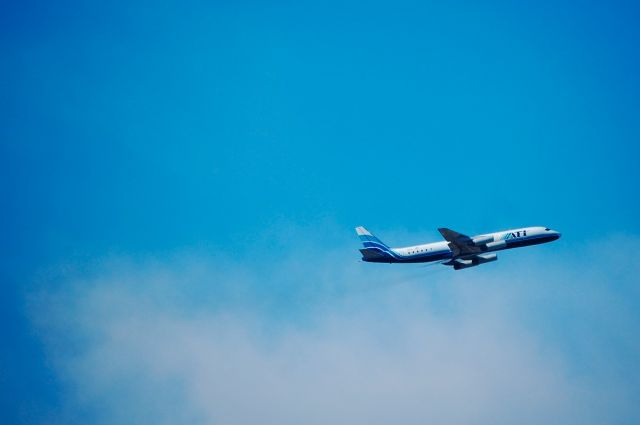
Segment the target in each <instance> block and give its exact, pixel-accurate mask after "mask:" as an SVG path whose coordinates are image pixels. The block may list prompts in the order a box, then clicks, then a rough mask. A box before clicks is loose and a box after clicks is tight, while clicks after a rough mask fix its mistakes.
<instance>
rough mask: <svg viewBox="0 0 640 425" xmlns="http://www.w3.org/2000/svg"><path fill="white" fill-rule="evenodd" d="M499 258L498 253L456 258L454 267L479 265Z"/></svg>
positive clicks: (462, 267) (463, 267)
mask: <svg viewBox="0 0 640 425" xmlns="http://www.w3.org/2000/svg"><path fill="white" fill-rule="evenodd" d="M497 259H498V254H478V255H476V256H475V257H472V258H468V259H462V258H456V259H455V260H454V261H453V269H454V270H460V269H468V268H469V267H475V266H479V265H480V264H485V263H490V262H492V261H496V260H497Z"/></svg>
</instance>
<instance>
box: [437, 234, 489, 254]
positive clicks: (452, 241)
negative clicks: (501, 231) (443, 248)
mask: <svg viewBox="0 0 640 425" xmlns="http://www.w3.org/2000/svg"><path fill="white" fill-rule="evenodd" d="M438 232H440V234H441V235H442V237H443V238H445V240H446V241H447V242H449V248H451V252H453V256H454V257H457V256H460V255H470V254H478V253H481V252H482V248H480V247H479V246H475V245H474V244H473V240H472V239H471V238H470V237H469V236H467V235H463V234H462V233H458V232H456V231H454V230H451V229H447V228H446V227H441V228H439V229H438Z"/></svg>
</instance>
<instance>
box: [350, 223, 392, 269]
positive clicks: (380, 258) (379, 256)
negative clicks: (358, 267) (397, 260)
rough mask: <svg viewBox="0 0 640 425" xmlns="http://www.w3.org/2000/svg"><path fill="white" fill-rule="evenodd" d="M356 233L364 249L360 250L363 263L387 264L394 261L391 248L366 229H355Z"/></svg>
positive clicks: (360, 227)
mask: <svg viewBox="0 0 640 425" xmlns="http://www.w3.org/2000/svg"><path fill="white" fill-rule="evenodd" d="M356 233H357V234H358V237H359V238H360V242H362V245H364V249H361V250H360V252H361V253H362V259H363V260H364V261H374V262H387V261H389V260H393V259H394V256H393V254H392V251H391V248H389V247H388V246H387V245H385V244H384V242H382V241H381V240H380V239H378V238H376V237H375V236H374V235H372V234H371V232H369V231H368V230H367V229H365V228H364V227H362V226H359V227H356Z"/></svg>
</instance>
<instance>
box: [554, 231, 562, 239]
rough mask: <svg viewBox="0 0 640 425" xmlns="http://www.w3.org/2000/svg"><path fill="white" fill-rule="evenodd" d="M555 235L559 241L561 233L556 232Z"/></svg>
mask: <svg viewBox="0 0 640 425" xmlns="http://www.w3.org/2000/svg"><path fill="white" fill-rule="evenodd" d="M555 233H556V237H557V238H558V239H560V237H561V236H562V233H560V232H558V231H556V232H555Z"/></svg>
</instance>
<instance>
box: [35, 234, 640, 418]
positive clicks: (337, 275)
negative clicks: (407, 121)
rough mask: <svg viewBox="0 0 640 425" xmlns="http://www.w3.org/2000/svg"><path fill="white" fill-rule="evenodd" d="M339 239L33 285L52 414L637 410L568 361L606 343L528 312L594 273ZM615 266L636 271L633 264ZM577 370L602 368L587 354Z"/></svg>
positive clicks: (579, 414)
mask: <svg viewBox="0 0 640 425" xmlns="http://www.w3.org/2000/svg"><path fill="white" fill-rule="evenodd" d="M296 239H298V240H301V239H299V238H296ZM587 251H588V250H584V252H587ZM303 252H304V250H303ZM346 252H347V253H345V252H343V251H336V252H330V253H326V254H323V255H322V256H321V257H319V256H318V253H317V252H315V251H313V250H309V251H308V252H307V253H306V254H304V257H301V254H300V253H299V252H298V253H296V255H295V256H294V255H291V256H290V257H288V258H286V259H284V260H282V261H281V262H279V263H277V265H276V266H273V267H269V266H260V267H258V266H256V267H255V268H252V267H248V268H247V267H243V265H242V264H233V262H232V261H230V260H228V259H216V258H209V257H207V256H204V255H185V256H182V257H180V258H173V259H165V260H164V261H155V262H152V261H139V262H129V263H123V262H110V263H107V264H101V265H96V266H95V267H93V270H92V273H91V277H88V276H87V275H86V274H85V275H84V276H77V277H76V278H75V279H72V278H69V279H68V280H67V281H63V283H62V284H61V286H59V287H58V288H57V289H52V288H51V287H50V286H45V287H44V289H43V291H42V293H40V294H39V295H37V296H35V297H34V300H33V302H32V304H31V305H32V309H31V314H32V316H33V317H34V321H35V322H36V323H37V327H38V329H39V331H40V332H41V333H42V335H43V338H44V339H45V341H46V344H47V347H48V352H49V353H50V355H51V359H52V362H53V364H54V367H55V368H56V369H57V370H58V374H59V376H60V378H61V380H62V381H63V384H64V385H63V388H64V389H65V391H64V394H62V398H63V400H64V403H65V411H64V412H63V413H62V414H61V417H60V418H59V419H60V421H62V422H67V423H68V422H73V421H74V420H75V421H82V420H84V419H86V418H87V417H88V418H90V420H91V421H92V422H98V423H205V424H229V425H234V424H242V425H245V424H252V423H256V424H257V423H259V424H279V425H281V424H300V423H305V424H327V423H332V424H335V423H338V424H341V423H342V424H388V423H403V424H412V423H416V424H424V423H437V424H502V423H504V424H507V423H519V424H526V423H536V424H537V423H562V424H567V423H569V424H570V423H580V424H588V423H602V422H608V423H611V422H615V421H619V420H623V419H629V415H635V417H636V419H637V417H638V416H637V415H638V411H637V408H636V410H634V408H633V407H632V405H631V404H630V403H631V402H630V400H632V399H633V394H632V393H631V390H633V389H637V384H638V379H637V373H638V372H637V371H632V373H635V374H636V375H634V376H632V377H631V378H629V379H626V380H622V381H621V383H618V382H617V381H616V379H615V377H613V378H612V373H613V374H615V373H614V372H615V371H614V372H611V370H608V369H604V372H603V374H604V376H602V375H599V374H598V373H595V372H594V373H593V374H589V373H586V374H585V373H584V369H576V368H575V367H574V365H573V364H572V361H573V358H574V356H573V353H572V352H571V350H572V349H573V348H575V347H588V348H590V349H592V350H594V352H595V353H596V354H595V355H592V354H589V357H588V358H586V360H585V359H584V358H582V361H586V362H587V363H589V362H593V361H594V360H593V359H597V358H598V356H599V355H601V354H602V353H610V352H611V351H607V350H599V348H598V346H597V345H598V344H599V343H600V342H601V339H596V340H595V341H589V340H586V341H585V340H584V335H577V338H579V341H578V342H577V344H573V343H571V341H569V342H568V343H567V344H568V345H567V344H565V343H563V342H559V341H558V339H557V335H556V333H554V332H553V331H549V329H548V326H549V323H548V322H545V321H544V318H541V317H539V316H536V315H535V314H534V313H532V312H533V310H534V309H535V308H538V307H541V306H543V305H545V303H546V304H548V301H549V299H550V298H547V296H545V295H540V294H541V293H542V292H541V291H549V289H550V288H556V289H555V290H556V291H558V292H557V293H556V294H555V295H556V297H560V299H567V300H573V301H574V302H576V303H577V304H580V300H577V301H576V293H574V292H573V291H574V289H575V288H576V287H577V285H583V288H586V289H585V291H584V294H586V295H587V297H590V296H591V295H592V294H593V293H596V294H598V293H600V291H603V288H604V286H603V285H601V284H600V280H599V279H600V278H601V277H602V276H601V275H600V276H599V275H597V273H596V274H595V278H594V279H588V276H583V275H581V274H580V273H577V272H576V271H575V268H576V267H577V264H576V263H572V264H568V265H567V264H565V263H564V261H566V258H565V259H564V260H562V259H557V261H555V262H553V264H551V266H550V267H546V268H540V267H539V264H540V263H538V266H532V263H525V262H522V260H518V259H516V258H514V259H508V260H507V259H504V261H505V262H506V261H512V260H513V261H514V262H513V267H502V268H497V267H491V265H489V266H485V268H484V269H483V268H478V269H475V270H473V269H472V270H469V271H463V272H459V273H455V272H453V271H449V270H445V269H444V268H442V270H445V272H444V273H442V272H439V271H437V269H422V268H415V267H411V268H406V269H403V268H399V267H398V266H378V265H367V264H358V263H355V262H351V261H344V258H345V257H344V255H349V253H350V251H346ZM589 255H593V253H591V254H589ZM534 256H535V254H534ZM521 258H522V257H521ZM501 261H503V259H501ZM582 261H583V260H581V263H580V264H582ZM609 263H610V262H609ZM609 263H607V264H605V265H603V266H604V267H609V266H610V264H609ZM301 264H304V266H301ZM547 264H548V263H547ZM563 264H565V265H563ZM309 265H312V266H309ZM630 270H631V272H632V273H633V272H637V271H638V266H637V262H636V263H635V265H634V267H632V268H631V269H630ZM620 273H622V275H620V276H622V277H619V279H621V280H622V279H626V280H627V281H629V280H630V281H634V279H635V275H624V271H620ZM577 279H582V281H581V282H576V280H577ZM562 282H566V285H565V286H564V287H560V288H559V289H558V285H560V284H562ZM625 287H631V286H630V285H626V286H625ZM594 288H595V289H594ZM604 292H606V291H604ZM608 294H609V296H610V298H608V299H607V300H606V301H605V302H604V305H605V306H611V305H612V304H611V303H613V305H618V304H616V303H618V301H616V300H617V299H618V298H617V297H616V294H615V291H614V292H613V293H611V292H608ZM611 294H613V295H611ZM587 304H588V307H585V308H587V312H586V314H587V315H588V314H589V312H590V311H591V310H589V309H595V311H600V309H602V308H604V307H603V304H601V303H599V301H598V300H597V299H596V300H594V299H588V301H587ZM571 308H575V306H574V307H571ZM552 310H553V309H552ZM553 312H557V311H556V310H553ZM581 312H582V311H581V310H580V309H579V308H578V309H577V313H576V314H578V317H577V318H575V317H573V316H571V315H570V316H571V317H570V319H571V320H578V319H580V316H579V314H580V313H581ZM582 313H584V312H582ZM629 314H630V313H628V311H626V310H625V312H624V314H623V316H624V317H627V318H630V319H631V320H635V322H633V323H632V325H633V324H635V323H637V315H635V316H633V315H629ZM618 319H619V317H618V316H616V317H612V318H608V319H603V320H606V321H608V322H609V323H617V322H616V320H618ZM537 320H540V321H541V324H539V323H537V322H536V321H537ZM590 320H593V318H591V319H590ZM570 329H574V328H570ZM625 332H627V331H624V332H622V333H621V334H620V335H622V337H621V338H622V341H623V342H624V343H625V344H627V345H626V346H625V347H626V348H624V349H623V352H624V353H626V354H629V353H632V354H638V353H640V350H639V349H638V341H637V339H636V338H637V337H634V336H632V334H631V333H625ZM560 333H562V332H560ZM625 350H626V351H625ZM614 352H615V353H617V352H616V351H614ZM578 357H580V356H578ZM589 366H591V367H593V368H595V369H597V370H600V371H602V369H599V368H600V366H601V364H600V363H597V364H595V363H594V364H590V365H589ZM597 370H596V372H597ZM599 385H602V387H601V388H599V387H598V386H599ZM634 385H635V387H634ZM82 415H85V416H82ZM80 418H82V420H81V419H80Z"/></svg>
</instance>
